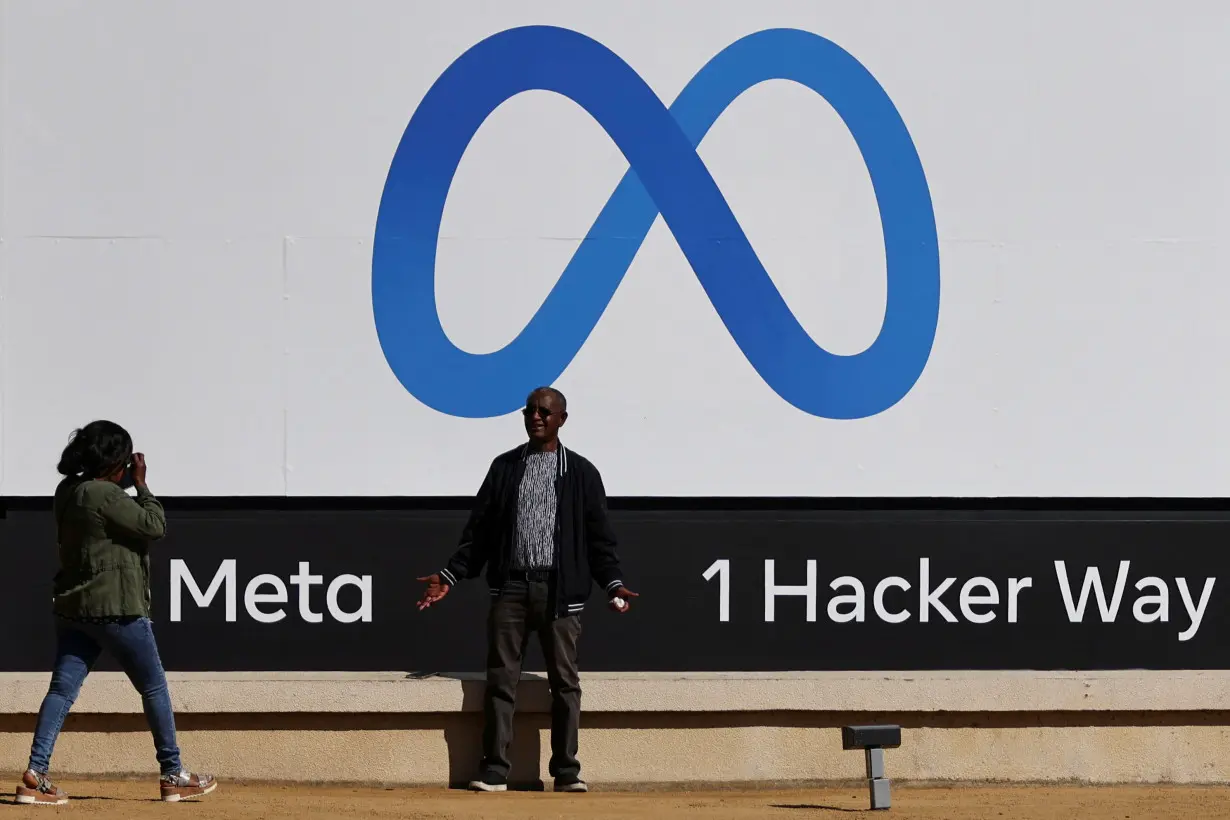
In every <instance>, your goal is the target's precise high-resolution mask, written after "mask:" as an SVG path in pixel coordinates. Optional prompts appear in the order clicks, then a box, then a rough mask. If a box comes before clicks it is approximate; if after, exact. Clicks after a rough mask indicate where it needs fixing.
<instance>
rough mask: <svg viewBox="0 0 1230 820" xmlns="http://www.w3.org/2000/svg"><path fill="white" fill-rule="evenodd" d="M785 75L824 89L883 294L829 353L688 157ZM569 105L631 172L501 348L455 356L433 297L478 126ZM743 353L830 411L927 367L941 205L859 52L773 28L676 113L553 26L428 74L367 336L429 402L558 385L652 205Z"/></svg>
mask: <svg viewBox="0 0 1230 820" xmlns="http://www.w3.org/2000/svg"><path fill="white" fill-rule="evenodd" d="M772 79H785V80H793V81H794V82H797V83H801V84H802V85H805V86H807V87H808V88H810V89H811V90H813V91H815V92H816V93H817V94H819V95H820V96H822V97H823V98H824V99H826V100H827V101H828V102H829V104H830V105H832V107H833V108H834V109H835V110H836V111H837V113H838V114H839V115H840V116H841V118H842V120H844V122H845V124H846V126H847V127H848V128H849V129H850V133H851V134H852V135H853V137H854V139H855V142H857V144H858V147H859V150H860V151H861V152H862V156H863V160H864V162H865V163H866V165H867V170H868V171H869V172H870V175H871V184H872V187H873V188H874V190H875V195H876V201H877V203H878V206H879V211H880V222H881V226H882V230H883V234H884V251H885V259H886V261H887V271H888V296H887V301H886V305H885V309H884V321H883V325H882V326H881V328H880V334H879V336H878V337H877V338H876V340H875V342H873V343H872V345H871V346H870V347H868V348H867V349H866V350H864V351H862V352H861V353H858V354H857V355H853V356H838V355H835V354H833V353H830V352H829V351H827V350H825V349H824V348H822V347H820V346H819V345H817V344H816V343H815V342H814V341H812V339H811V337H810V336H808V334H807V331H805V330H804V329H803V327H802V326H801V325H800V324H799V322H798V320H797V319H796V318H795V317H794V315H793V314H792V313H791V311H790V307H789V306H788V305H787V304H786V303H785V301H784V300H783V299H782V297H781V294H780V293H778V291H777V288H775V287H774V286H773V281H772V279H770V277H769V275H768V273H766V271H765V269H764V266H763V265H761V263H760V260H759V259H758V258H757V257H756V252H755V251H754V250H753V249H752V246H751V244H750V243H749V242H748V240H747V237H746V236H744V234H743V229H742V228H741V227H740V226H739V223H738V221H736V219H735V216H734V214H733V213H731V210H730V207H729V205H727V203H726V200H725V198H724V197H723V196H722V192H721V191H720V190H719V189H718V186H717V183H716V182H714V180H713V178H712V177H711V176H710V175H709V171H708V169H707V168H706V167H705V165H704V164H703V163H702V162H701V160H700V157H699V156H697V154H696V150H695V149H696V146H697V145H698V144H700V141H701V140H702V139H703V138H704V136H705V133H706V132H707V131H708V130H709V128H710V126H712V125H713V123H714V121H715V120H716V119H717V118H718V117H719V116H720V115H721V113H722V112H723V111H724V110H725V109H726V108H727V106H729V105H730V104H731V103H732V102H733V101H734V100H735V99H736V98H737V97H738V96H739V95H740V94H742V93H743V92H744V91H746V90H747V89H749V88H751V87H752V86H754V85H756V84H758V83H761V82H764V81H766V80H772ZM535 89H541V90H546V91H554V92H556V93H558V94H562V95H563V96H565V97H567V98H569V99H571V100H572V101H574V102H576V103H577V104H578V105H580V106H581V107H582V108H584V109H585V110H586V111H587V112H588V113H589V114H590V116H592V117H593V118H594V119H595V120H597V122H598V124H599V125H601V126H602V128H603V129H604V130H605V131H606V132H607V134H609V135H610V137H611V139H612V140H614V141H615V144H616V145H617V146H618V147H619V148H620V150H621V151H623V154H624V156H625V157H626V158H627V160H628V163H629V165H630V166H631V167H630V168H629V170H628V172H627V173H626V174H625V175H624V177H623V179H622V180H621V181H620V183H619V186H618V187H617V188H616V189H615V192H614V193H613V194H611V198H610V199H609V200H608V201H607V203H606V205H605V206H604V207H603V209H602V212H601V213H599V214H598V218H597V219H596V220H595V221H594V224H593V226H592V227H591V228H590V229H589V232H588V234H586V237H585V240H584V241H582V242H581V244H580V246H579V247H578V248H577V251H576V253H575V254H574V255H573V257H572V260H571V261H570V262H569V263H568V267H567V268H566V269H565V270H564V273H563V275H561V276H560V278H559V281H557V282H556V283H555V286H554V287H553V288H552V289H551V292H550V294H549V295H548V296H547V298H546V300H545V301H544V302H543V304H542V307H541V308H540V309H539V310H538V312H537V313H536V314H535V315H534V317H533V318H532V319H530V321H529V323H528V324H527V325H526V326H525V328H524V329H523V330H522V331H521V333H520V334H519V335H518V336H517V337H516V338H515V339H513V340H512V341H511V342H509V343H508V344H507V345H506V346H505V347H504V348H502V349H500V350H498V351H496V352H494V353H484V354H473V353H467V352H465V351H463V350H460V349H459V348H458V347H457V346H456V345H454V344H453V343H452V342H451V341H450V340H449V338H448V336H447V335H446V334H445V332H444V329H443V327H442V326H441V324H440V316H439V313H438V311H437V308H436V299H435V263H436V244H437V239H438V236H439V232H440V219H441V215H442V214H443V211H444V202H445V199H446V198H447V197H448V192H449V187H450V186H451V184H452V180H453V175H454V174H455V173H456V171H457V165H458V163H459V162H460V161H461V157H462V154H463V153H464V152H465V149H466V146H467V145H468V144H469V142H470V140H471V139H472V138H473V137H474V134H475V133H476V132H477V131H478V129H479V126H481V125H482V124H483V121H484V120H486V119H487V117H488V116H489V115H490V114H491V113H492V112H493V111H494V110H495V109H496V108H497V107H498V106H499V105H500V104H502V103H503V102H505V101H506V100H508V99H509V98H510V97H513V96H515V95H516V94H520V93H521V92H523V91H530V90H535ZM659 213H660V214H661V215H662V218H663V219H664V220H665V222H666V224H667V226H668V227H669V228H670V230H671V233H672V234H673V235H674V237H675V240H676V241H677V242H678V243H679V246H680V248H681V249H682V250H683V253H684V255H685V256H686V257H687V259H688V262H689V263H690V264H691V266H692V269H693V271H694V272H695V273H696V276H697V278H698V279H699V280H700V283H701V285H702V286H703V287H704V289H705V293H706V294H708V297H709V300H710V301H711V302H712V303H713V307H714V308H715V309H716V310H717V312H718V315H719V316H721V318H722V321H723V322H724V323H725V325H726V328H727V330H728V331H729V332H730V335H731V336H732V337H733V338H734V340H735V342H736V343H737V344H738V345H739V348H740V350H742V351H743V355H744V356H746V357H747V359H748V361H749V362H750V363H751V364H752V366H753V367H754V368H755V369H756V372H757V373H759V374H760V377H761V378H762V379H764V381H765V383H766V384H768V385H769V386H770V387H771V388H772V389H773V390H774V391H775V392H776V393H777V394H778V395H779V396H781V397H782V398H783V399H785V400H786V401H787V402H789V403H790V404H792V405H794V406H795V407H797V408H798V409H800V410H802V411H804V412H806V413H810V414H812V415H815V416H821V417H825V418H831V419H854V418H863V417H865V416H871V415H874V414H876V413H879V412H881V411H883V410H886V409H888V408H889V407H891V406H893V405H894V404H896V403H897V402H898V401H900V400H901V398H902V397H903V396H905V394H906V393H908V392H909V391H910V389H911V388H912V387H913V386H914V383H915V382H916V381H917V380H918V377H919V376H920V375H921V374H922V371H923V368H924V367H925V366H926V363H927V359H928V357H929V356H930V354H931V345H932V342H933V341H934V338H935V329H936V323H937V320H938V317H939V299H940V263H939V245H938V241H937V238H936V228H935V214H934V211H933V210H932V206H931V194H930V191H929V190H928V188H927V179H926V176H925V174H924V173H923V169H922V163H921V162H920V160H919V158H918V152H917V151H916V150H915V148H914V143H913V141H912V140H911V139H910V134H909V131H908V130H907V129H906V127H905V123H903V122H902V120H901V117H900V115H899V114H898V113H897V109H896V108H895V107H894V105H893V103H892V100H890V99H889V98H888V95H887V94H886V93H885V92H884V89H883V88H881V87H880V84H879V83H878V82H876V80H875V78H874V77H872V76H871V74H870V73H869V72H868V71H867V69H865V68H864V67H863V66H862V65H861V64H860V63H859V62H858V60H856V59H855V58H854V57H853V56H851V55H850V54H848V53H847V52H846V51H844V50H843V49H842V48H840V47H839V46H837V45H835V44H834V43H832V42H830V41H828V40H826V39H824V38H823V37H819V36H817V35H815V34H811V33H809V32H805V31H796V30H792V29H771V30H767V31H761V32H757V33H755V34H751V35H748V36H747V37H744V38H742V39H740V40H738V41H737V42H735V43H733V44H731V45H730V46H728V47H727V48H726V49H724V50H723V51H722V52H720V53H719V54H718V55H717V56H715V57H714V58H713V59H712V60H710V61H709V62H708V63H707V64H706V65H705V66H704V68H702V69H701V70H700V71H699V72H698V73H697V74H696V76H695V77H693V78H692V80H691V81H690V82H689V83H688V85H687V87H686V88H684V90H683V91H682V93H680V95H679V97H678V99H676V100H675V102H674V103H673V104H672V105H671V106H670V108H669V109H668V108H667V107H666V106H665V105H663V104H662V102H661V101H660V100H659V99H658V98H657V96H656V95H655V94H654V93H653V91H652V90H651V89H650V88H649V86H648V85H647V84H646V83H645V81H644V80H642V79H641V77H640V76H639V75H637V73H636V72H635V71H633V70H632V68H631V67H629V66H628V64H627V63H625V62H624V61H623V60H621V59H620V58H619V57H618V56H617V55H616V54H615V53H613V52H612V51H610V50H609V49H607V48H606V47H605V46H603V45H602V44H601V43H598V42H597V41H595V40H593V39H591V38H589V37H586V36H585V35H582V34H578V33H577V32H575V31H570V30H568V29H563V28H555V27H551V26H528V27H524V28H515V29H509V30H507V31H502V32H500V33H498V34H495V35H492V36H491V37H488V38H487V39H485V40H483V41H481V42H479V43H478V44H476V45H474V46H473V47H472V48H470V49H469V50H468V51H466V52H465V53H464V54H462V55H461V56H460V57H458V58H457V60H456V61H455V62H454V63H453V64H452V65H450V66H449V67H448V68H447V69H446V70H445V71H444V73H443V74H441V75H440V77H439V79H437V80H436V82H435V83H434V84H433V85H432V87H431V89H430V90H429V91H428V92H427V95H426V96H425V97H424V98H423V101H422V102H421V103H420V104H419V107H418V109H417V110H416V111H415V112H414V115H413V116H412V117H411V119H410V123H409V125H407V126H406V130H405V133H404V134H403V135H402V138H401V142H400V144H399V145H398V146H397V152H396V154H395V155H394V157H393V162H392V164H391V165H390V167H389V174H388V178H387V180H386V181H385V186H384V194H383V196H382V197H381V200H380V212H379V216H378V217H377V220H376V235H375V247H374V250H373V253H372V304H373V310H374V314H375V323H376V332H377V334H378V335H379V338H380V345H381V347H382V348H383V350H384V355H385V358H386V359H387V360H388V363H389V366H390V367H391V368H392V370H393V373H394V374H395V375H396V376H397V378H398V379H399V380H400V381H401V383H402V384H403V385H404V386H405V388H406V389H407V390H409V391H410V393H411V394H413V395H414V396H415V397H416V398H418V399H419V400H420V401H421V402H423V403H424V404H426V405H428V406H429V407H432V408H434V409H436V410H438V411H440V412H443V413H448V414H450V415H454V416H463V417H468V418H481V417H491V416H499V415H503V414H505V413H509V412H512V411H513V410H515V409H517V408H518V407H519V406H520V405H521V403H522V402H524V400H525V394H526V391H527V390H529V389H530V388H531V387H532V386H534V385H538V384H550V383H552V382H553V381H555V379H556V378H557V377H558V376H559V375H560V374H561V373H563V372H564V369H565V368H566V367H567V366H568V364H569V363H570V362H571V361H572V359H573V357H574V356H576V354H577V352H578V351H579V350H580V349H581V346H582V345H583V344H584V343H585V340H586V339H587V338H588V337H589V334H590V333H591V332H592V331H593V329H594V326H595V325H596V324H597V323H598V320H599V319H600V318H601V317H602V313H603V311H604V310H605V309H606V306H607V304H608V303H609V302H610V300H611V297H612V296H613V295H614V293H615V289H616V288H617V287H618V286H619V283H620V280H621V279H622V278H623V275H624V273H625V272H626V271H627V270H628V267H629V266H630V265H631V264H632V260H633V257H635V256H636V253H637V250H638V249H639V248H640V246H641V243H642V242H643V241H644V239H645V236H646V234H647V233H648V232H649V228H650V226H651V225H652V224H653V221H654V219H655V218H656V217H657V215H658V214H659Z"/></svg>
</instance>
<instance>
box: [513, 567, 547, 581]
mask: <svg viewBox="0 0 1230 820" xmlns="http://www.w3.org/2000/svg"><path fill="white" fill-rule="evenodd" d="M554 577H555V570H553V569H510V570H509V571H508V580H510V581H550V580H551V579H552V578H554Z"/></svg>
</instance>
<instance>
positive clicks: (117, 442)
mask: <svg viewBox="0 0 1230 820" xmlns="http://www.w3.org/2000/svg"><path fill="white" fill-rule="evenodd" d="M131 457H132V436H130V435H129V434H128V431H127V430H125V429H124V428H123V427H120V426H119V425H118V424H116V423H115V422H113V421H105V420H99V421H92V422H90V423H89V424H87V425H86V426H85V427H82V428H81V429H80V430H74V431H73V436H72V438H71V439H69V442H68V446H67V447H65V448H64V452H63V453H62V454H61V455H60V463H59V464H58V465H56V469H57V470H59V472H60V475H64V476H78V477H81V478H102V477H103V476H105V475H107V474H108V473H110V472H112V471H114V470H117V469H119V468H120V467H122V466H124V465H125V464H127V463H128V459H129V458H131Z"/></svg>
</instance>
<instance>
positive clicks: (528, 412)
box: [521, 405, 559, 419]
mask: <svg viewBox="0 0 1230 820" xmlns="http://www.w3.org/2000/svg"><path fill="white" fill-rule="evenodd" d="M521 414H522V415H523V416H525V417H526V418H527V419H528V418H529V417H530V416H538V418H540V419H549V418H551V417H552V416H555V415H559V414H558V413H553V412H551V411H550V410H548V409H547V408H545V407H534V406H533V405H530V406H528V407H526V408H524V409H523V410H522V411H521Z"/></svg>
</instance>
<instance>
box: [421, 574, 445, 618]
mask: <svg viewBox="0 0 1230 820" xmlns="http://www.w3.org/2000/svg"><path fill="white" fill-rule="evenodd" d="M417 580H419V581H423V582H424V583H426V584H427V589H425V590H423V597H422V598H420V599H419V611H420V612H422V611H423V610H424V609H426V608H427V607H429V606H431V605H432V604H434V603H438V602H439V601H440V600H441V599H443V598H444V596H445V595H448V591H449V589H451V587H450V586H449V585H448V584H446V583H444V582H443V581H441V580H440V576H439V575H438V574H437V575H424V576H423V577H422V578H419V579H417Z"/></svg>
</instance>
